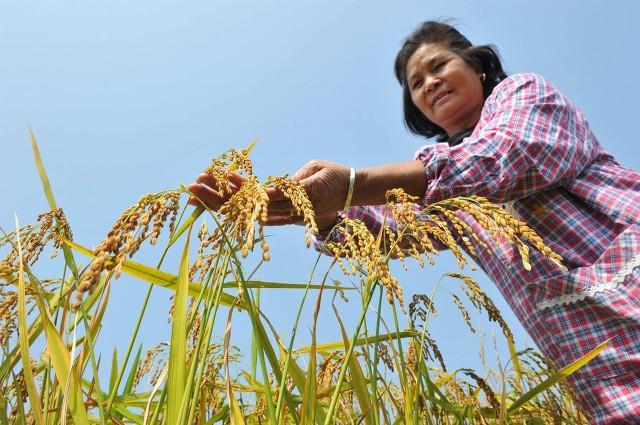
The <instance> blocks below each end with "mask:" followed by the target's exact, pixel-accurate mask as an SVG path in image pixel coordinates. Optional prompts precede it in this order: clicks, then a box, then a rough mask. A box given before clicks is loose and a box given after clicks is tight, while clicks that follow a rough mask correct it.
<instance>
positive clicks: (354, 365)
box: [332, 304, 375, 425]
mask: <svg viewBox="0 0 640 425" xmlns="http://www.w3.org/2000/svg"><path fill="white" fill-rule="evenodd" d="M332 307H333V312H334V313H335V315H336V320H337V321H338V324H339V325H340V332H342V340H343V344H344V349H345V350H347V349H348V348H349V335H347V331H346V329H345V328H344V324H343V323H342V319H340V315H339V314H338V309H337V308H336V306H335V304H334V305H332ZM349 370H350V371H351V384H352V385H353V389H354V390H355V393H356V397H357V398H358V404H360V409H361V412H362V416H363V417H364V419H365V421H366V423H367V424H368V425H369V424H373V415H372V411H371V401H370V399H369V391H368V390H367V380H366V379H365V377H364V374H363V373H362V368H361V367H360V363H358V358H357V357H356V356H351V358H350V359H349ZM374 397H375V394H374Z"/></svg>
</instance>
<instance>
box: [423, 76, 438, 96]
mask: <svg viewBox="0 0 640 425" xmlns="http://www.w3.org/2000/svg"><path fill="white" fill-rule="evenodd" d="M425 79H426V84H425V85H424V89H425V91H426V92H430V91H433V90H435V89H437V88H438V87H440V84H441V83H442V81H441V80H440V78H437V77H428V76H427V77H425Z"/></svg>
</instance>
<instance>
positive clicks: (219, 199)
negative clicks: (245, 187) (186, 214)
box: [188, 173, 247, 209]
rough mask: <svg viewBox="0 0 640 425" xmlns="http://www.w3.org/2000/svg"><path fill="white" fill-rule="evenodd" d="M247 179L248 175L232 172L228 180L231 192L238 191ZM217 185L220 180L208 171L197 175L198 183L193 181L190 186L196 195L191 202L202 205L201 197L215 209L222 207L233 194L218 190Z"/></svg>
mask: <svg viewBox="0 0 640 425" xmlns="http://www.w3.org/2000/svg"><path fill="white" fill-rule="evenodd" d="M245 181H247V178H246V177H243V176H242V175H240V174H238V173H231V174H230V175H229V180H228V183H229V186H230V188H231V192H232V193H235V192H237V191H238V189H240V186H242V184H243V183H244V182H245ZM217 187H218V182H217V180H216V179H215V177H213V176H211V175H210V174H207V173H202V174H200V175H199V176H198V177H196V183H192V184H190V185H189V186H188V189H189V191H190V192H191V193H193V195H194V196H193V197H192V198H191V199H189V204H190V205H200V201H199V200H198V199H200V200H201V201H202V202H204V203H205V204H207V205H208V206H209V207H211V208H213V209H218V208H220V207H221V206H222V204H224V203H225V202H226V201H227V200H228V199H229V198H230V197H231V195H229V194H224V195H223V194H222V193H221V192H220V191H218V190H216V188H217Z"/></svg>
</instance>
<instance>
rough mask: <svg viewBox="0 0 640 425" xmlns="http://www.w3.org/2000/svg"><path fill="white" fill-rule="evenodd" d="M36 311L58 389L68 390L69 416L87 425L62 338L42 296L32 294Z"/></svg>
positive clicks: (80, 395)
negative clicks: (57, 382) (37, 311)
mask: <svg viewBox="0 0 640 425" xmlns="http://www.w3.org/2000/svg"><path fill="white" fill-rule="evenodd" d="M34 298H35V300H36V303H37V304H38V309H39V310H40V320H41V321H42V327H43V329H44V333H45V337H46V339H47V351H48V352H49V355H50V357H51V363H52V364H53V369H54V370H55V372H56V376H57V378H58V381H59V382H60V387H61V388H62V389H63V390H64V389H66V388H69V395H68V397H69V408H70V410H71V415H72V416H73V419H74V420H75V422H76V423H77V424H81V425H84V424H87V425H88V424H89V417H88V415H87V410H86V408H85V405H84V402H83V400H82V391H81V389H80V383H79V380H78V377H77V375H76V371H75V368H72V366H71V358H70V356H69V352H68V351H67V346H66V345H65V343H64V341H63V340H62V337H61V336H60V334H59V333H58V330H57V329H56V327H55V325H54V324H53V322H52V321H51V317H50V316H49V309H48V308H47V307H46V304H45V302H44V300H43V299H42V296H41V295H40V294H38V293H35V294H34Z"/></svg>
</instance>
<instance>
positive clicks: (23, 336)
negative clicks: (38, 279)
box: [15, 215, 44, 425]
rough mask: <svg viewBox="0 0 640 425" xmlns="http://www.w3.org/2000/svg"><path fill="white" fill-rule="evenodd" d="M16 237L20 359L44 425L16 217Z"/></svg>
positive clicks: (37, 418)
mask: <svg viewBox="0 0 640 425" xmlns="http://www.w3.org/2000/svg"><path fill="white" fill-rule="evenodd" d="M15 218H16V237H17V239H18V258H19V270H18V343H19V345H20V358H21V359H22V370H23V371H24V382H25V386H26V387H27V394H28V395H29V404H30V407H31V411H32V412H33V417H34V419H35V421H36V424H37V425H42V424H44V418H43V416H42V404H41V403H40V397H39V396H38V391H37V390H36V383H35V381H34V379H33V371H32V370H31V355H30V354H29V334H28V330H27V301H26V298H27V295H26V292H27V290H26V285H25V282H24V263H23V261H22V244H21V242H20V225H19V224H18V216H17V215H16V217H15Z"/></svg>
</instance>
